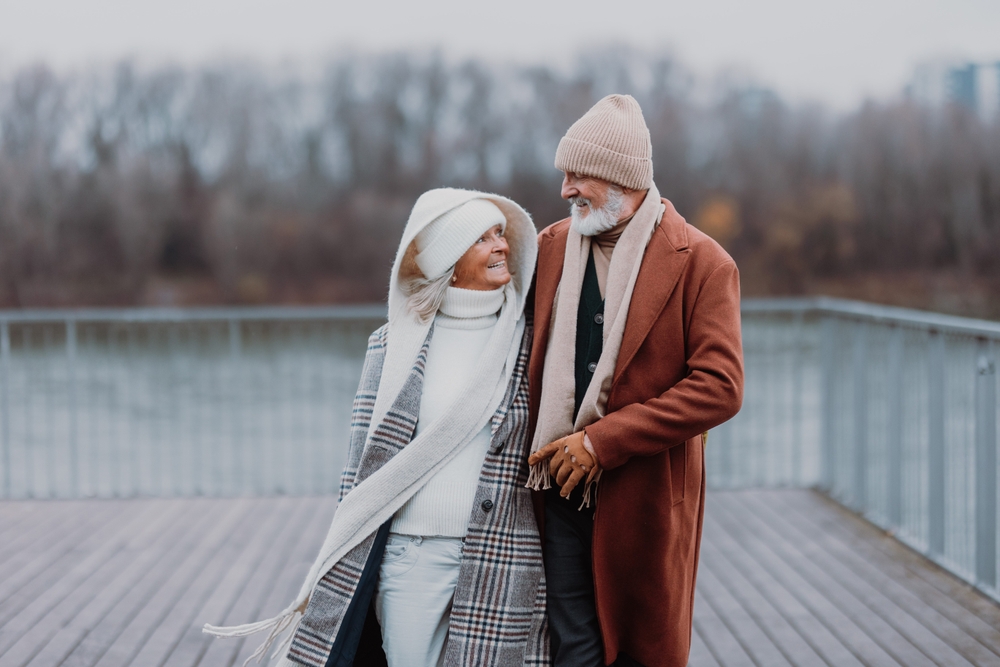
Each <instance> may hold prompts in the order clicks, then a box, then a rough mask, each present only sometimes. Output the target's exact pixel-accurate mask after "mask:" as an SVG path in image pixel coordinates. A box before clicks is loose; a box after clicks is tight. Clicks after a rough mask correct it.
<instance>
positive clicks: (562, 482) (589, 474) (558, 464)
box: [528, 431, 600, 498]
mask: <svg viewBox="0 0 1000 667" xmlns="http://www.w3.org/2000/svg"><path fill="white" fill-rule="evenodd" d="M583 439H584V431H580V432H578V433H574V434H573V435H568V436H566V437H565V438H560V439H559V440H556V441H554V442H550V443H549V444H547V445H545V446H544V447H542V448H541V449H539V450H538V451H537V452H535V453H534V454H532V455H531V456H529V457H528V465H535V464H536V463H539V462H541V461H545V460H546V459H548V460H549V474H550V475H551V476H552V478H553V479H554V480H555V481H556V483H557V484H558V485H559V486H560V487H562V490H561V491H560V492H559V495H560V496H562V497H563V498H569V494H570V493H571V492H572V491H573V489H574V488H576V485H577V484H579V483H580V480H581V479H583V478H584V477H586V478H587V481H588V482H589V481H590V480H591V479H593V477H594V475H596V474H597V471H598V470H599V468H600V466H599V465H598V463H597V459H596V458H594V456H593V455H591V453H590V452H588V451H587V448H586V447H585V446H584V444H583Z"/></svg>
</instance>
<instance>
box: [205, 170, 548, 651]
mask: <svg viewBox="0 0 1000 667" xmlns="http://www.w3.org/2000/svg"><path fill="white" fill-rule="evenodd" d="M471 199H487V200H489V201H491V202H493V203H494V204H496V205H497V207H498V208H500V210H501V211H502V212H503V213H504V215H505V216H506V217H507V221H508V222H507V231H506V236H507V239H508V242H509V244H510V253H509V254H508V259H507V265H508V266H509V267H510V271H511V274H512V279H511V281H510V282H509V283H508V284H507V285H506V286H505V287H504V304H503V307H502V308H501V309H500V313H499V316H498V318H497V323H496V326H495V327H494V329H493V332H492V334H491V335H490V339H489V342H488V343H487V345H486V349H485V350H484V352H483V355H482V357H481V359H480V361H479V367H478V372H477V373H475V374H473V376H472V377H471V378H470V380H469V381H468V383H467V385H466V387H465V388H464V390H463V391H462V392H461V394H460V396H461V398H460V399H458V400H457V401H456V402H455V403H454V404H453V405H452V406H451V407H450V408H449V409H448V410H447V411H446V412H445V414H444V415H442V416H441V417H440V418H439V419H438V420H437V421H435V422H434V423H432V424H429V425H428V426H427V427H426V428H425V429H422V430H421V431H420V433H419V434H418V435H417V436H416V437H414V438H413V440H411V441H410V442H409V443H408V444H407V445H406V446H405V447H403V449H402V450H400V451H399V453H397V454H396V455H395V456H393V457H392V458H391V459H390V460H389V461H388V462H387V463H386V464H385V465H383V466H382V467H381V468H379V470H377V471H376V472H374V473H372V475H371V476H369V477H368V478H366V479H365V480H364V481H362V482H361V483H360V484H358V485H357V486H356V487H354V488H353V489H351V491H350V492H349V493H348V494H347V495H346V496H344V499H343V500H342V501H341V503H340V506H339V507H338V508H337V512H336V514H335V515H334V517H333V521H332V523H331V524H330V529H329V531H328V532H327V536H326V539H325V540H324V542H323V546H322V548H321V549H320V553H319V555H318V556H317V558H316V560H315V562H314V563H313V565H312V567H311V568H310V570H309V574H308V575H307V576H306V579H305V581H304V582H303V584H302V588H301V589H300V591H299V594H298V595H297V596H296V598H295V600H294V601H293V602H292V603H291V604H289V605H288V607H286V608H285V609H284V610H283V611H282V612H281V613H279V614H278V615H277V616H275V617H274V618H271V619H267V620H265V621H259V622H257V623H249V624H246V625H241V626H234V627H216V626H211V625H207V624H206V625H205V627H204V631H205V632H207V633H209V634H213V635H216V636H218V637H242V636H246V635H249V634H254V633H257V632H262V631H265V630H269V631H270V633H269V636H268V639H267V640H266V641H265V642H264V644H263V645H262V646H261V647H260V648H259V649H258V651H257V652H255V653H254V656H252V657H260V656H262V655H263V654H264V653H266V651H267V650H268V648H269V646H270V644H271V643H272V642H273V641H274V640H275V639H276V638H277V636H278V635H280V634H281V633H282V632H283V631H284V630H285V629H287V628H289V627H292V628H293V632H294V626H295V625H296V624H297V623H298V621H299V619H300V618H301V616H302V613H303V611H304V609H305V606H306V604H307V602H308V600H309V596H310V595H311V593H312V589H313V587H314V586H315V585H316V584H317V582H319V580H320V579H321V578H322V577H323V575H324V574H326V572H327V571H328V570H329V569H330V568H331V567H333V565H335V564H336V563H337V562H338V561H339V560H340V559H341V558H343V557H344V556H345V555H346V554H347V553H348V552H349V551H350V550H351V549H353V548H354V547H356V546H357V545H358V544H360V543H361V542H362V541H364V539H365V538H367V537H368V536H369V535H371V534H373V533H374V532H375V531H377V530H378V528H379V527H380V526H381V525H382V524H383V523H385V522H386V521H388V520H389V519H391V518H392V516H393V514H395V513H396V511H397V510H398V509H399V508H400V507H402V506H403V505H404V504H405V503H406V501H408V500H409V499H410V498H411V497H412V496H413V494H415V493H416V492H417V491H418V490H420V488H421V487H422V486H423V485H424V484H425V483H426V482H427V480H429V479H430V478H431V477H432V476H434V474H435V473H437V471H438V470H440V469H441V468H442V467H443V466H444V465H445V464H447V463H448V462H449V461H450V460H451V459H453V458H454V457H455V456H456V455H457V454H458V453H459V452H461V451H462V449H463V448H464V447H465V446H466V445H467V444H468V443H469V442H470V441H471V440H472V438H473V437H474V436H475V435H476V434H477V433H478V432H479V431H480V430H481V429H482V427H483V425H484V424H485V423H487V421H488V420H489V419H490V418H491V417H492V416H493V413H494V412H496V410H497V408H498V407H499V404H500V401H501V400H502V399H503V396H504V394H505V393H506V389H507V382H508V380H509V378H510V376H511V373H512V372H513V369H514V363H515V362H516V360H517V355H518V352H519V349H520V345H519V343H520V340H521V336H522V335H523V332H524V326H525V322H524V318H523V316H522V313H523V310H524V303H525V297H526V292H527V286H528V285H527V282H528V281H529V280H530V279H531V276H532V274H533V273H534V267H535V257H536V256H537V247H536V242H535V229H534V225H533V224H532V222H531V218H530V217H529V216H528V214H527V213H526V212H525V211H524V209H522V208H521V207H520V206H518V205H517V204H515V203H514V202H512V201H510V200H508V199H506V198H504V197H500V196H497V195H490V194H485V193H481V192H474V191H469V190H457V189H440V190H432V191H430V192H428V193H425V194H424V195H422V196H421V197H420V199H418V200H417V203H416V204H415V205H414V207H413V212H412V213H411V214H410V219H409V221H408V222H407V224H406V228H405V230H404V231H403V238H402V240H401V242H400V247H399V251H398V252H397V255H396V261H395V262H394V264H393V268H392V274H391V277H390V287H389V328H388V332H387V334H386V339H387V345H386V355H385V360H384V362H383V366H382V375H381V379H380V381H379V387H378V393H377V395H376V398H375V405H374V408H373V413H372V419H371V424H370V426H369V429H368V441H369V443H370V441H371V437H372V434H373V433H375V431H376V429H377V428H378V426H379V425H381V423H382V421H383V419H385V417H386V414H387V413H388V411H389V409H390V408H391V407H392V404H393V402H394V401H395V400H396V397H397V396H398V395H399V393H400V391H401V390H402V388H403V385H404V384H405V382H406V380H407V378H408V377H409V376H410V373H411V371H412V370H413V367H414V364H415V362H416V360H417V355H418V354H419V352H420V349H421V347H423V344H424V341H425V340H426V339H427V334H428V333H429V331H430V327H431V322H430V321H428V322H425V323H421V322H419V321H417V320H416V318H415V316H414V315H413V313H411V312H410V311H409V309H408V307H407V304H406V297H405V295H404V294H403V293H402V290H401V288H400V285H399V275H400V267H401V265H402V263H403V261H404V258H407V257H408V254H409V253H412V252H413V248H412V247H411V243H412V241H413V239H414V238H415V237H416V235H417V233H418V232H420V230H421V229H423V228H424V227H426V226H427V225H428V224H430V223H431V222H432V221H433V220H434V219H436V218H437V217H439V216H441V215H443V214H444V213H446V212H448V211H450V210H452V209H453V208H456V207H458V206H460V205H461V204H463V203H465V202H466V201H469V200H471ZM287 643H288V640H286V641H285V642H282V643H281V645H280V646H279V647H278V651H279V652H280V651H281V650H283V648H284V646H285V645H286V644H287ZM248 662H249V661H248ZM282 664H285V663H282Z"/></svg>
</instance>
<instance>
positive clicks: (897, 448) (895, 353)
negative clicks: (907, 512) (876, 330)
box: [886, 326, 903, 528]
mask: <svg viewBox="0 0 1000 667" xmlns="http://www.w3.org/2000/svg"><path fill="white" fill-rule="evenodd" d="M888 357H889V358H888V366H889V368H888V373H887V377H886V393H887V396H886V398H887V401H888V406H887V407H888V415H887V417H888V419H887V420H886V421H887V423H886V427H887V430H888V434H887V435H888V443H887V444H888V452H886V494H887V496H888V498H887V500H888V502H887V508H886V509H887V514H888V518H889V524H890V525H892V526H893V527H896V528H898V527H899V526H900V525H901V524H902V523H903V330H902V328H901V327H899V326H893V327H892V329H891V330H890V331H889V355H888Z"/></svg>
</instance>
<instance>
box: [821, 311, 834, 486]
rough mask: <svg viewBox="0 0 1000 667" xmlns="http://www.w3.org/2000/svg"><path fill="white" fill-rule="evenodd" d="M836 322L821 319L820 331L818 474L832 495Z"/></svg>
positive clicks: (829, 317) (830, 319)
mask: <svg viewBox="0 0 1000 667" xmlns="http://www.w3.org/2000/svg"><path fill="white" fill-rule="evenodd" d="M836 326H837V321H836V320H835V319H834V317H833V316H832V315H826V316H824V317H823V324H822V327H823V328H822V331H821V334H820V335H821V345H820V348H821V349H820V356H821V357H822V359H823V369H822V374H823V396H822V400H823V403H822V405H823V422H822V431H821V433H822V435H821V438H822V439H821V445H820V446H821V447H822V452H821V456H822V458H821V461H822V466H823V469H822V470H821V472H820V479H821V480H822V485H823V488H824V489H825V490H826V492H827V493H830V494H833V491H834V488H833V487H834V482H835V480H836V460H835V458H834V451H835V449H834V442H833V424H834V419H835V418H836V414H835V411H834V409H833V401H834V394H835V393H836V391H835V390H836V377H835V376H834V373H835V360H834V346H835V345H836V335H835V333H836V332H835V327H836Z"/></svg>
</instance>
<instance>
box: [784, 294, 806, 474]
mask: <svg viewBox="0 0 1000 667" xmlns="http://www.w3.org/2000/svg"><path fill="white" fill-rule="evenodd" d="M802 319H803V315H802V311H801V310H798V311H796V312H795V315H794V317H793V319H792V337H793V338H792V341H793V342H792V345H793V348H792V349H793V351H792V470H791V479H790V480H787V482H790V483H791V485H792V486H795V487H798V486H801V485H802V478H803V477H804V475H803V472H802V447H803V446H804V443H803V440H802V367H803V366H805V361H804V358H805V353H804V350H803V348H804V347H805V342H804V341H803V340H802V339H803V332H804V331H805V327H804V326H803V323H802Z"/></svg>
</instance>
